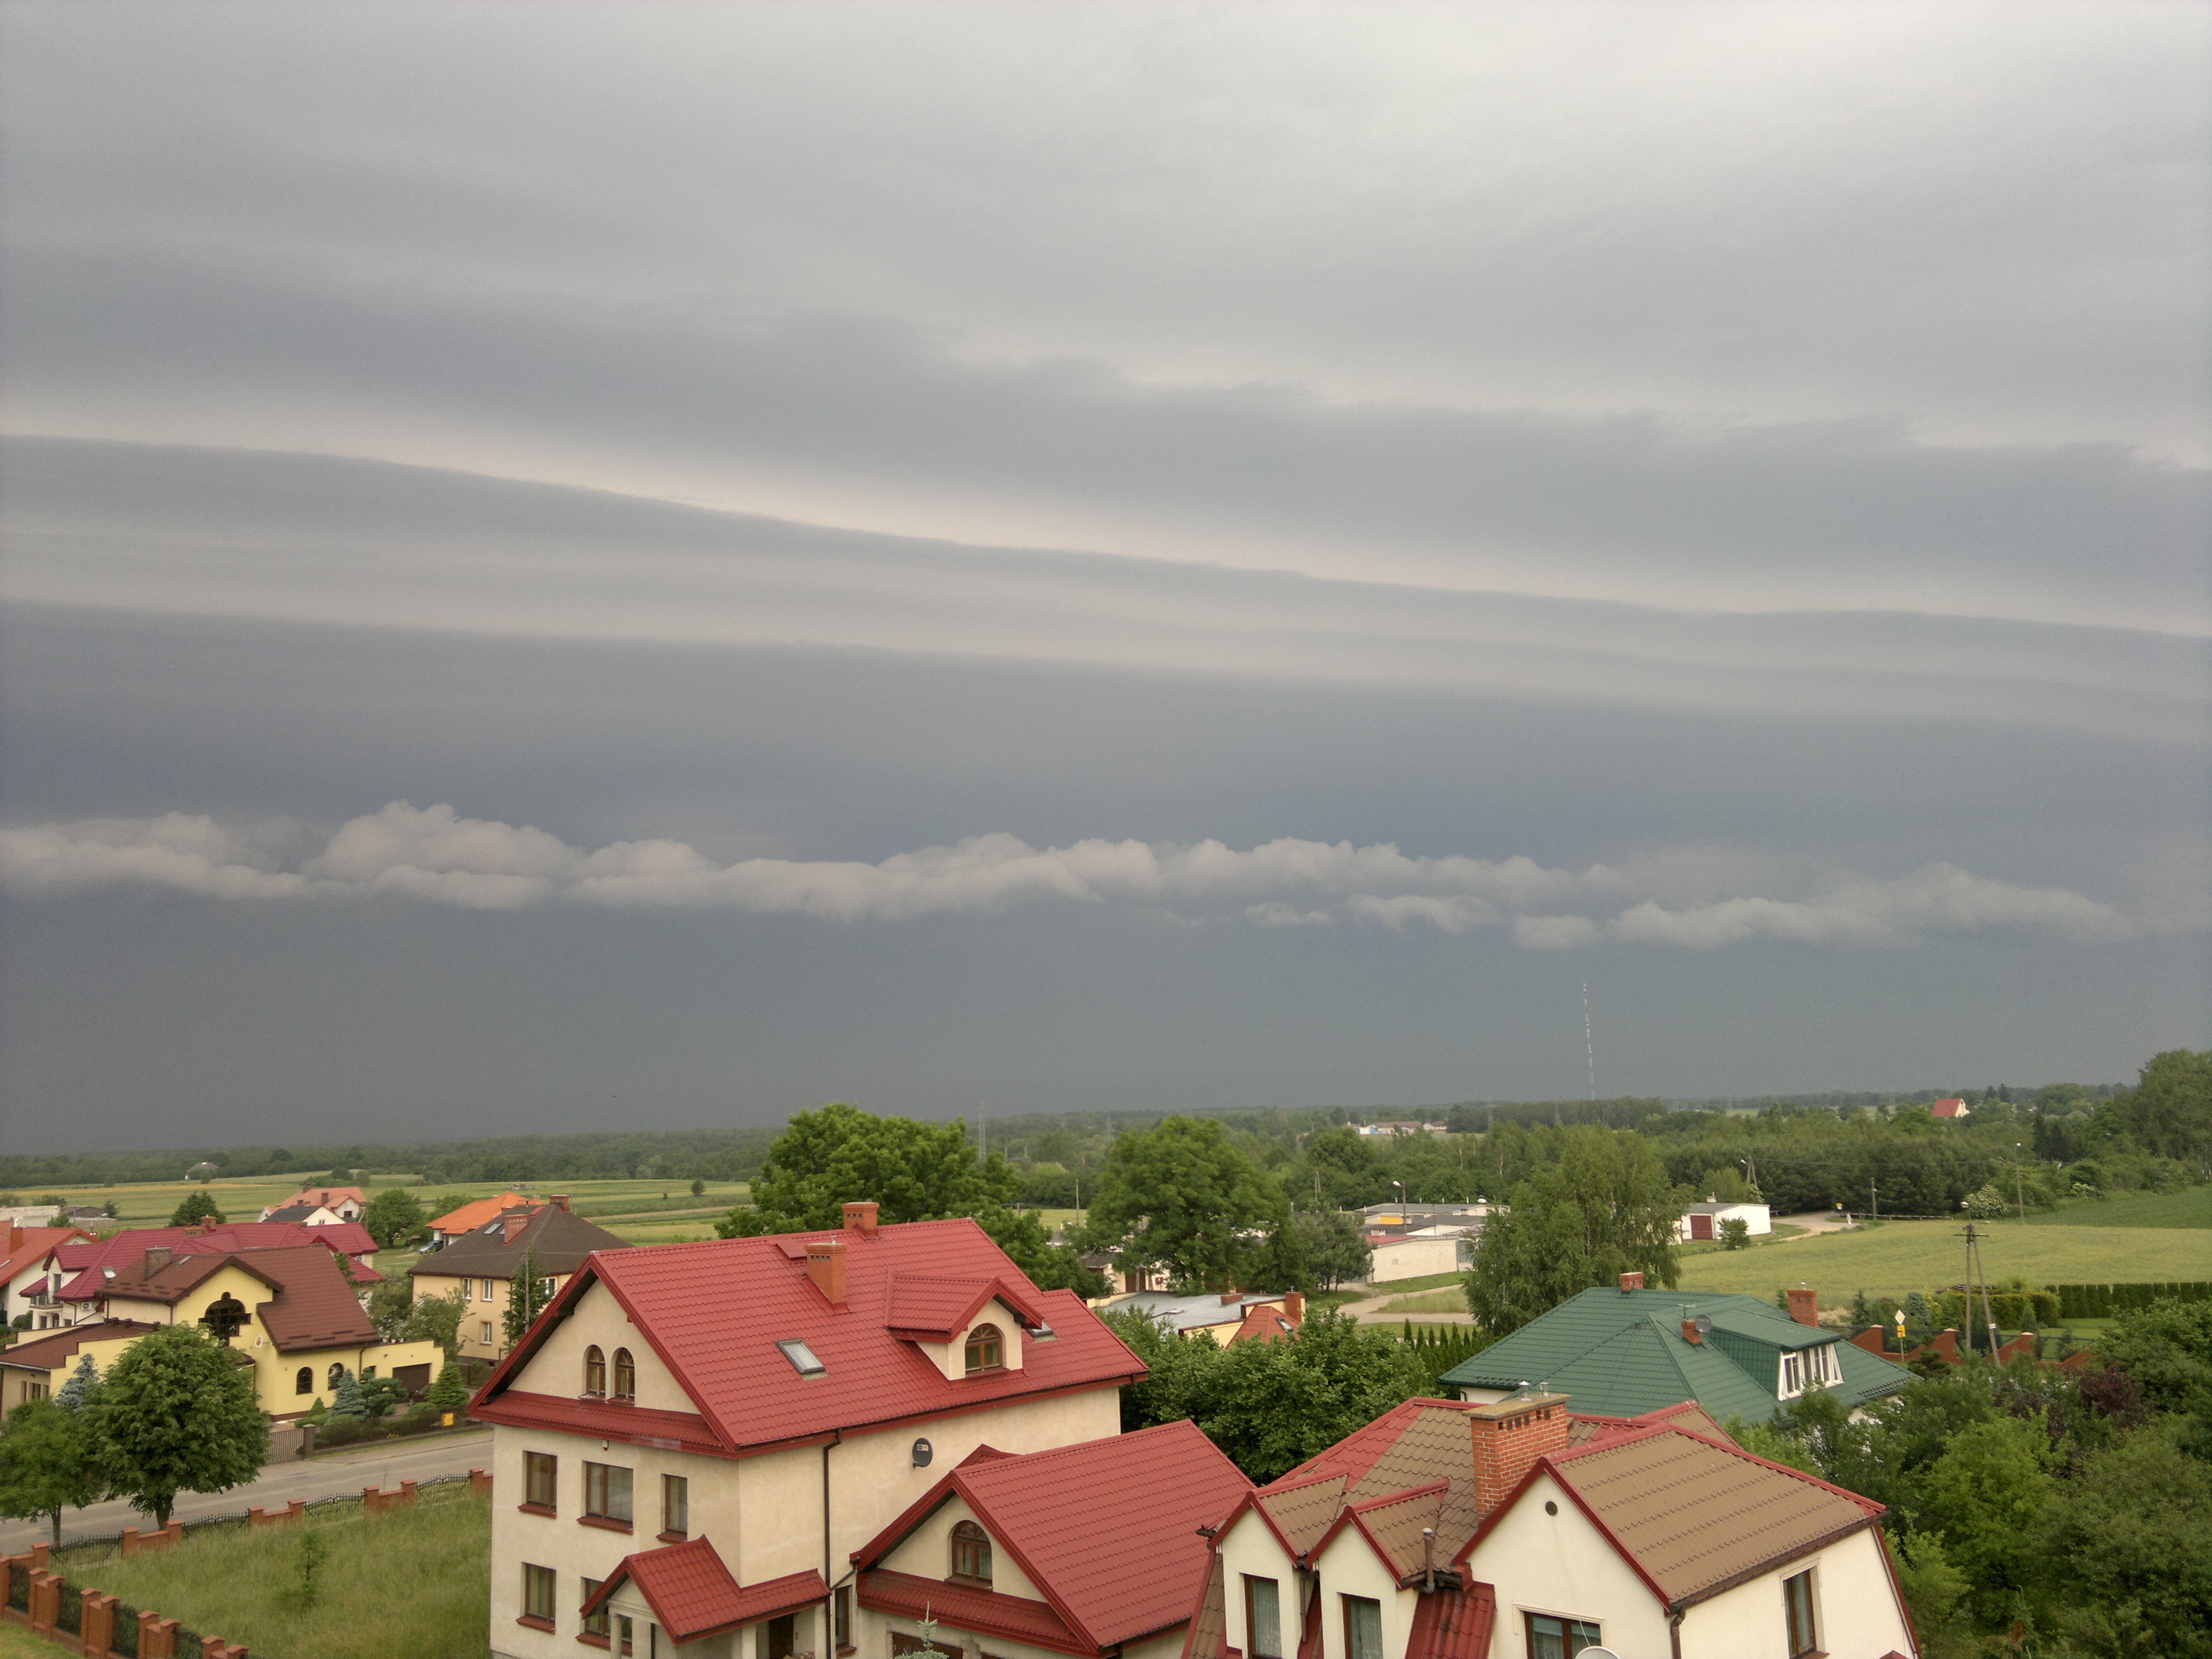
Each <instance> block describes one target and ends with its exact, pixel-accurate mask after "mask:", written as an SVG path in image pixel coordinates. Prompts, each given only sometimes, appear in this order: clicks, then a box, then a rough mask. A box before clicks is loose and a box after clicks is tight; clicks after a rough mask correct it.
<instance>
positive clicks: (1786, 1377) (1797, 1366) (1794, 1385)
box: [1782, 1353, 1805, 1400]
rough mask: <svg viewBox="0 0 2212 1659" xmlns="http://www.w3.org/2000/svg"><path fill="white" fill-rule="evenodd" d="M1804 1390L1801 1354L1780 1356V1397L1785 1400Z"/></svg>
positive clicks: (1803, 1366)
mask: <svg viewBox="0 0 2212 1659" xmlns="http://www.w3.org/2000/svg"><path fill="white" fill-rule="evenodd" d="M1804 1392H1805V1360H1804V1357H1803V1356H1802V1355H1801V1354H1794V1353H1785V1354H1784V1355H1783V1356H1782V1397H1783V1398H1784V1400H1787V1399H1789V1398H1790V1396H1791V1395H1798V1394H1802V1393H1804Z"/></svg>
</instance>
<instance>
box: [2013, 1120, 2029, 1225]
mask: <svg viewBox="0 0 2212 1659" xmlns="http://www.w3.org/2000/svg"><path fill="white" fill-rule="evenodd" d="M2012 1149H2013V1151H2014V1152H2015V1153H2017V1152H2019V1151H2020V1150H2021V1146H2020V1142H2018V1141H2017V1140H2015V1141H2014V1142H2013V1144H2012ZM2012 1195H2013V1197H2015V1199H2017V1200H2019V1201H2020V1224H2021V1226H2023V1227H2025V1226H2026V1225H2027V1188H2025V1187H2024V1186H2022V1185H2021V1177H2020V1159H2019V1158H2017V1157H2015V1158H2014V1159H2013V1161H2012Z"/></svg>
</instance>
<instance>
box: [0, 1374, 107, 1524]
mask: <svg viewBox="0 0 2212 1659" xmlns="http://www.w3.org/2000/svg"><path fill="white" fill-rule="evenodd" d="M98 1451H99V1448H98V1443H97V1442H96V1441H95V1439H94V1436H93V1432H92V1427H91V1425H90V1424H89V1423H88V1421H87V1420H86V1419H85V1418H84V1417H83V1416H82V1414H81V1413H77V1412H73V1411H70V1409H69V1408H68V1407H64V1406H63V1405H61V1404H59V1403H58V1402H57V1401H52V1400H27V1401H24V1402H23V1403H22V1404H21V1405H20V1406H18V1407H15V1410H14V1411H12V1412H9V1413H8V1422H7V1425H6V1427H4V1428H0V1515H4V1516H9V1517H10V1518H11V1519H20V1520H30V1519H33V1518H35V1517H38V1516H44V1517H46V1519H47V1520H48V1521H50V1522H52V1526H53V1541H54V1542H55V1543H56V1544H57V1545H58V1544H59V1543H60V1542H61V1541H62V1511H63V1510H73V1509H82V1507H83V1506H84V1505H85V1504H89V1503H92V1502H94V1500H96V1499H97V1498H99V1497H100V1493H101V1492H102V1491H103V1490H105V1486H106V1483H105V1482H104V1481H103V1480H101V1478H100V1458H99V1455H98Z"/></svg>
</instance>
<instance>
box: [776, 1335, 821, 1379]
mask: <svg viewBox="0 0 2212 1659" xmlns="http://www.w3.org/2000/svg"><path fill="white" fill-rule="evenodd" d="M775 1346H777V1347H778V1348H779V1349H781V1351H782V1352H783V1357H784V1358H786V1359H788V1360H789V1361H790V1362H791V1369H792V1370H795V1371H797V1372H798V1373H799V1375H800V1376H828V1375H829V1367H828V1366H827V1365H825V1364H823V1363H822V1362H821V1361H820V1360H819V1359H817V1358H815V1357H814V1350H813V1349H811V1348H810V1347H808V1346H806V1345H805V1343H804V1342H802V1341H800V1340H799V1339H798V1338H797V1337H793V1338H792V1339H791V1340H789V1341H787V1342H779V1343H777V1344H776V1345H775Z"/></svg>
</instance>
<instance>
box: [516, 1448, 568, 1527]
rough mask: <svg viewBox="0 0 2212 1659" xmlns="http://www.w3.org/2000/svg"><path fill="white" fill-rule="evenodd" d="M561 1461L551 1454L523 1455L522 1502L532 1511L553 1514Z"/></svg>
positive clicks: (531, 1453)
mask: <svg viewBox="0 0 2212 1659" xmlns="http://www.w3.org/2000/svg"><path fill="white" fill-rule="evenodd" d="M560 1470H561V1460H560V1459H559V1458H557V1457H556V1456H554V1455H552V1454H551V1453H550V1452H525V1453H523V1454H522V1501H523V1503H524V1504H526V1505H528V1506H529V1507H530V1508H532V1509H538V1510H544V1511H545V1512H546V1513H547V1514H548V1515H550V1514H551V1513H552V1512H553V1509H554V1495H555V1493H556V1491H557V1490H558V1486H557V1479H558V1476H559V1474H560Z"/></svg>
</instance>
